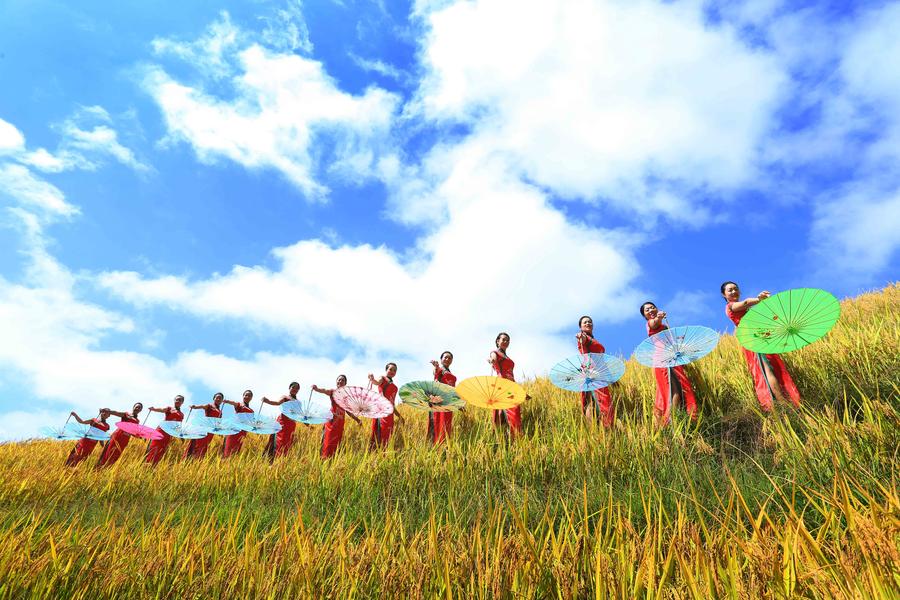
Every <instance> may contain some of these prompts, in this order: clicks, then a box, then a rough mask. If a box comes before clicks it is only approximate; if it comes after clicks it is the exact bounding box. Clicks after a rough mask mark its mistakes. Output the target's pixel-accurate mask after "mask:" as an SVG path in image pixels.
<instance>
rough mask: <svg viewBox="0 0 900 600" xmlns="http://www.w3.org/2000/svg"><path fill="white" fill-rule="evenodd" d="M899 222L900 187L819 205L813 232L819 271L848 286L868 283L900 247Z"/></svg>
mask: <svg viewBox="0 0 900 600" xmlns="http://www.w3.org/2000/svg"><path fill="white" fill-rule="evenodd" d="M897 223H900V187H898V188H895V189H894V190H892V191H890V192H882V193H880V194H879V193H878V192H877V191H875V190H872V189H870V188H868V187H866V188H863V189H862V190H858V191H850V192H847V193H846V194H842V195H840V196H839V197H838V198H837V199H834V200H832V201H830V202H827V203H823V204H821V205H819V207H817V209H816V211H815V221H814V224H813V230H812V239H813V244H814V245H813V250H814V253H815V255H816V257H817V258H818V261H817V263H816V271H817V272H818V274H820V275H822V276H824V277H827V278H828V279H830V280H835V279H837V280H843V281H844V282H845V283H847V282H854V283H855V282H860V281H861V282H865V281H867V280H868V278H869V277H871V275H872V274H874V273H879V272H881V271H882V270H884V269H885V268H887V267H888V265H890V264H891V259H892V258H893V257H894V256H895V255H896V253H897V250H898V248H900V236H898V235H897ZM889 276H890V275H889ZM893 276H894V277H895V276H896V274H894V275H893Z"/></svg>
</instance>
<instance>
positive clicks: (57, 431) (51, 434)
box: [38, 423, 88, 440]
mask: <svg viewBox="0 0 900 600" xmlns="http://www.w3.org/2000/svg"><path fill="white" fill-rule="evenodd" d="M87 432H88V426H87V425H81V424H79V423H68V424H66V425H63V426H62V427H57V426H51V425H47V426H45V427H41V428H40V429H39V430H38V433H40V434H41V436H42V437H46V438H50V439H51V440H80V439H81V438H83V437H84V436H86V435H87Z"/></svg>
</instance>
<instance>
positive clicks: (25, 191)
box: [0, 163, 79, 217]
mask: <svg viewBox="0 0 900 600" xmlns="http://www.w3.org/2000/svg"><path fill="white" fill-rule="evenodd" d="M0 197H6V198H7V199H9V200H10V201H11V202H13V203H15V204H19V205H22V206H25V207H28V208H30V209H33V210H37V211H39V212H41V213H42V214H44V215H46V216H48V217H53V216H64V217H68V216H72V215H74V214H77V213H78V212H79V211H78V208H77V207H75V206H73V205H72V204H69V203H68V202H66V200H65V196H64V195H63V193H62V192H61V191H60V190H59V188H57V187H56V186H54V185H53V184H50V183H47V182H46V181H44V180H43V179H40V178H38V177H35V176H34V174H33V173H32V172H31V171H29V170H28V169H27V168H25V167H23V166H22V165H17V164H12V163H6V164H3V163H0Z"/></svg>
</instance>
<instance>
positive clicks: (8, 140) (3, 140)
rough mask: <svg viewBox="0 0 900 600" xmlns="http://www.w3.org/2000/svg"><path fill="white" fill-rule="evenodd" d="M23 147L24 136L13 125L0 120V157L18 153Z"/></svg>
mask: <svg viewBox="0 0 900 600" xmlns="http://www.w3.org/2000/svg"><path fill="white" fill-rule="evenodd" d="M24 147H25V136H23V135H22V132H21V131H19V130H18V129H17V128H16V126H15V125H13V124H12V123H9V122H7V121H4V120H3V119H0V155H3V154H9V153H13V152H19V151H21V150H22V149H23V148H24Z"/></svg>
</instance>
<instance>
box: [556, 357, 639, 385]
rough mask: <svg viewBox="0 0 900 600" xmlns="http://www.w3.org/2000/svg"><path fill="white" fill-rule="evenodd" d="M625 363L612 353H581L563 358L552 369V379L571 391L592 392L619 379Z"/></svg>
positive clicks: (623, 372) (623, 371)
mask: <svg viewBox="0 0 900 600" xmlns="http://www.w3.org/2000/svg"><path fill="white" fill-rule="evenodd" d="M624 374H625V363H624V362H622V359H620V358H618V357H616V356H612V355H611V354H599V353H592V354H579V355H578V356H572V357H570V358H567V359H565V360H562V361H560V362H558V363H556V365H555V366H554V367H553V368H552V369H551V370H550V381H552V382H553V385H555V386H556V387H559V388H562V389H564V390H569V391H570V392H590V391H593V390H597V389H600V388H603V387H606V386H608V385H609V384H611V383H615V382H616V381H618V380H619V379H620V378H621V377H622V375H624Z"/></svg>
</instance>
